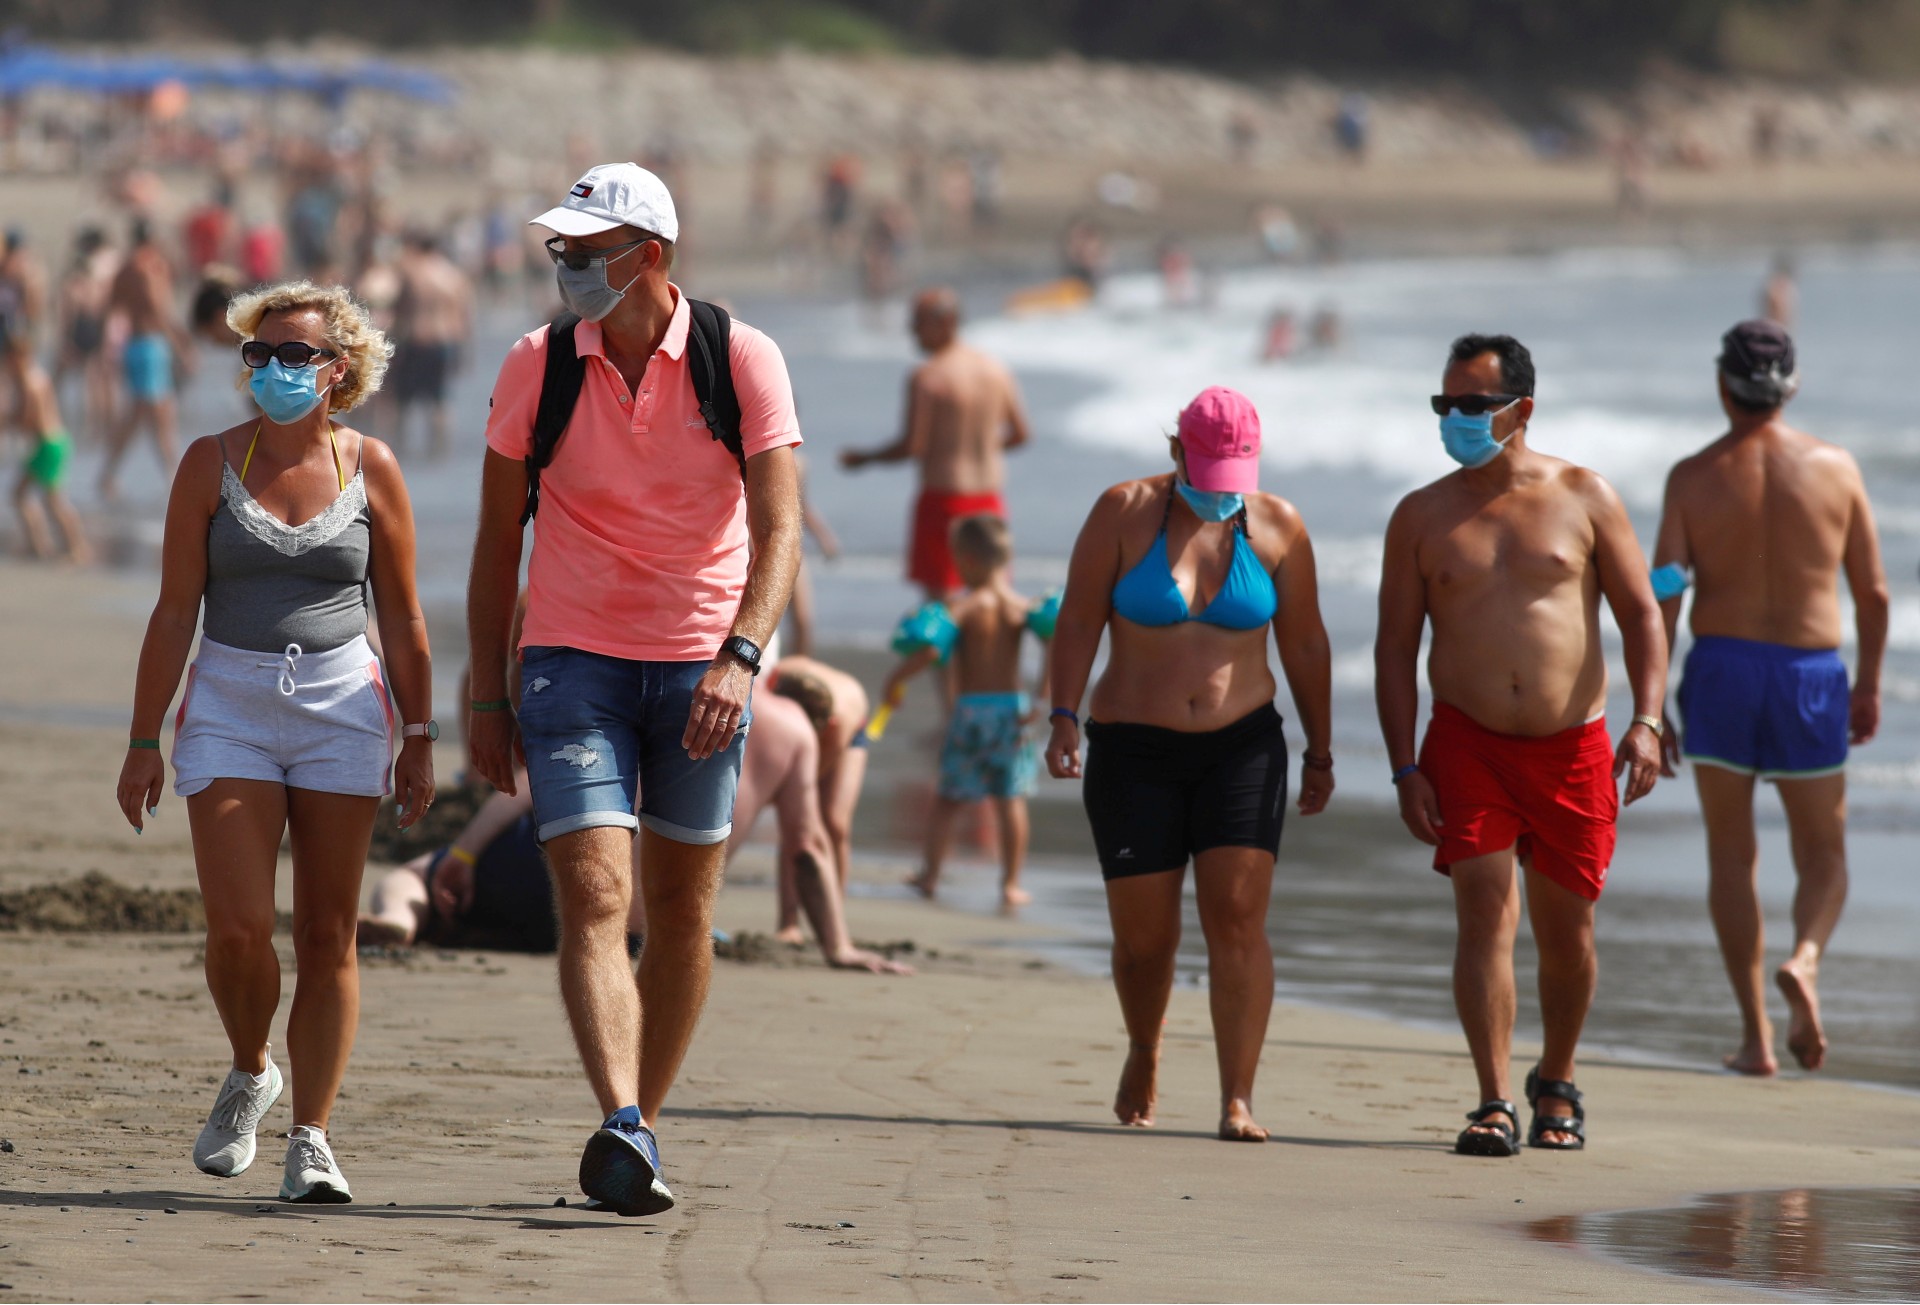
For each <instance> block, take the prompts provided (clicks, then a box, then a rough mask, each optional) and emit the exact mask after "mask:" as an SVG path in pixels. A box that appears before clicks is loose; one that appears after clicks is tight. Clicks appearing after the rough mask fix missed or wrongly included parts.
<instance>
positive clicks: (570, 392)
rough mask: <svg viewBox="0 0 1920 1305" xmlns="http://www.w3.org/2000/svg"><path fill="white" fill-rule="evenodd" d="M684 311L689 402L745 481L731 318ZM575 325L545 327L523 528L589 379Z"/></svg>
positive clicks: (567, 318) (560, 320) (705, 306)
mask: <svg viewBox="0 0 1920 1305" xmlns="http://www.w3.org/2000/svg"><path fill="white" fill-rule="evenodd" d="M687 309H688V312H689V320H688V323H687V353H688V357H687V366H688V370H689V371H690V372H691V373H692V376H693V397H694V398H695V399H697V400H699V402H700V415H701V416H702V417H704V418H706V422H707V431H708V433H709V434H711V435H712V436H713V438H714V439H716V440H718V441H719V442H720V443H721V444H723V445H725V446H726V449H727V452H729V453H731V454H733V460H734V461H735V462H737V463H739V464H740V478H741V479H742V480H745V479H746V475H747V456H746V452H745V451H744V449H743V448H742V446H741V443H740V399H739V396H737V395H736V394H734V392H733V364H732V361H731V359H732V355H731V354H729V353H728V352H727V350H728V345H729V341H730V340H731V339H732V333H733V319H732V318H731V317H729V316H727V310H726V309H724V308H721V307H719V306H718V305H716V304H710V303H706V302H705V301H703V300H699V299H689V300H687ZM579 324H580V318H579V317H578V316H576V315H575V314H573V313H561V314H560V316H558V317H556V318H554V319H553V322H552V323H551V324H550V325H549V326H548V328H547V366H546V371H545V373H544V374H543V375H542V376H541V378H540V406H539V407H538V408H536V409H535V410H534V414H533V448H532V450H531V451H529V452H528V454H527V507H526V511H524V512H522V513H521V514H520V524H521V525H523V526H524V525H526V524H527V522H529V521H531V520H533V515H534V513H536V512H538V511H539V510H540V469H541V468H542V467H544V466H546V465H547V464H548V463H550V462H552V461H553V454H554V450H555V449H556V448H557V447H558V445H559V443H560V436H561V434H562V433H563V432H564V431H565V430H566V429H567V423H568V422H569V421H571V420H573V407H574V404H575V403H577V402H578V401H579V399H580V385H581V382H583V381H584V380H585V379H586V376H587V364H586V361H585V360H584V359H583V358H581V357H580V355H579V354H578V353H577V352H575V350H574V343H573V328H574V327H576V326H578V325H579Z"/></svg>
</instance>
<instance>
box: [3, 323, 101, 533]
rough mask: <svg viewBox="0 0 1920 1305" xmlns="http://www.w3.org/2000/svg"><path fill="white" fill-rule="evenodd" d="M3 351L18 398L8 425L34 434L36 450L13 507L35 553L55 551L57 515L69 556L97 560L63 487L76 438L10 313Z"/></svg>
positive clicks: (25, 465)
mask: <svg viewBox="0 0 1920 1305" xmlns="http://www.w3.org/2000/svg"><path fill="white" fill-rule="evenodd" d="M0 354H4V355H5V366H6V371H7V377H8V379H9V380H11V381H12V382H13V385H12V388H13V392H14V394H15V396H16V397H17V402H16V405H15V408H14V411H13V412H12V413H10V414H8V416H9V418H10V421H9V422H8V423H7V424H10V425H16V426H18V427H20V428H21V429H22V430H24V431H25V432H26V433H27V434H28V435H29V436H30V437H31V438H32V439H33V449H32V451H31V452H30V453H28V454H27V459H26V461H25V462H24V463H23V464H22V465H21V467H20V476H19V479H18V480H16V481H15V482H14V485H13V506H14V510H15V511H17V512H18V513H19V514H20V524H21V526H22V527H24V528H25V530H26V535H27V547H28V548H29V549H31V550H32V552H33V554H34V556H35V557H42V558H50V557H53V556H55V549H54V546H53V532H52V530H51V529H49V527H48V524H47V517H48V516H49V515H51V516H52V517H53V524H54V525H56V526H58V527H59V529H60V534H61V535H62V536H63V541H62V542H63V543H64V544H65V545H66V554H67V559H68V560H69V561H71V562H75V563H82V564H84V563H86V562H88V561H89V560H91V559H92V557H93V550H92V549H90V548H89V547H88V546H87V536H86V532H85V530H83V529H82V528H81V525H80V514H79V513H78V512H76V511H74V509H73V503H72V501H71V500H69V499H68V498H67V495H66V491H65V490H63V489H61V488H60V482H61V481H63V480H65V479H66V471H67V456H68V454H69V453H71V452H72V451H73V442H72V441H71V440H70V439H68V437H67V432H66V431H65V430H64V429H62V428H61V425H60V406H59V401H58V400H57V398H56V397H55V395H54V389H53V381H52V380H50V379H49V378H48V376H47V373H46V372H45V370H43V369H42V368H41V366H40V364H39V362H38V361H37V360H35V358H34V356H33V342H32V340H31V339H30V338H28V336H27V334H26V333H25V332H24V331H21V330H18V329H16V328H15V327H14V324H12V323H10V322H7V321H6V320H5V319H4V318H0ZM42 499H44V500H45V507H44V509H43V508H42V506H41V501H40V500H42Z"/></svg>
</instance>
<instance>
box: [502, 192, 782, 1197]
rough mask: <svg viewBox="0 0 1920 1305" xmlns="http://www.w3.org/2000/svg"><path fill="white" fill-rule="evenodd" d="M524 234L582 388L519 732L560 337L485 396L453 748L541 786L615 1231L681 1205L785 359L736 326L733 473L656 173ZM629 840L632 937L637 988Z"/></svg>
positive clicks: (536, 789)
mask: <svg viewBox="0 0 1920 1305" xmlns="http://www.w3.org/2000/svg"><path fill="white" fill-rule="evenodd" d="M534 224H535V225H538V226H543V227H546V228H548V229H549V230H551V231H553V232H555V233H556V235H555V236H554V237H553V239H551V240H550V241H548V242H547V248H548V251H549V252H550V253H551V254H552V256H553V259H554V262H555V264H556V267H557V276H558V278H559V286H560V296H561V299H562V300H563V301H564V302H565V303H566V304H567V306H568V308H569V309H571V310H572V311H573V312H575V313H577V314H578V315H579V317H580V319H581V320H580V321H579V323H578V324H577V325H575V326H574V328H573V340H574V348H575V351H576V352H577V353H578V355H579V357H580V359H581V361H582V362H583V363H584V365H585V368H586V371H585V376H584V378H583V379H582V381H581V384H580V391H579V398H578V400H577V402H576V405H575V407H574V409H573V415H572V418H571V420H570V421H569V422H568V424H567V426H566V428H565V431H564V432H563V434H562V436H561V438H560V441H559V443H558V445H557V447H556V448H555V450H554V452H553V457H552V461H551V462H550V463H548V464H547V465H546V466H545V468H544V469H542V470H541V471H540V473H539V485H540V497H539V507H540V511H539V514H538V515H537V516H536V517H535V518H534V532H533V536H534V543H533V558H532V561H531V562H530V563H529V565H528V569H527V590H528V594H527V615H526V621H525V625H524V627H523V629H522V634H521V640H520V648H519V654H520V667H519V676H520V707H519V712H518V716H517V718H516V716H515V713H514V712H513V710H512V709H511V708H510V706H509V703H508V693H507V674H508V666H507V664H506V662H507V659H506V656H505V652H504V650H505V648H506V646H507V638H508V630H509V626H510V623H511V621H512V617H513V611H514V605H515V603H516V601H517V598H518V589H519V575H520V556H521V547H522V525H521V512H522V509H523V507H524V506H525V503H526V499H527V485H528V480H529V469H528V462H527V458H528V455H529V454H530V453H531V452H532V449H533V428H534V416H535V412H536V410H537V409H538V407H539V404H540V392H541V388H542V384H543V376H544V369H545V366H546V352H547V342H548V335H549V332H550V330H551V329H552V328H550V327H546V326H543V327H541V328H540V329H539V330H537V331H534V332H532V333H531V334H529V335H526V336H524V337H522V338H521V339H520V341H519V342H518V343H517V344H515V345H514V347H513V349H512V351H511V352H509V353H508V355H507V360H506V362H505V363H503V364H502V365H501V368H500V376H499V379H498V380H497V381H496V382H495V384H494V390H493V413H492V416H491V417H490V418H489V419H488V422H487V454H486V466H485V469H484V471H483V473H482V477H481V491H480V526H479V534H478V537H477V538H476V540H475V541H474V551H473V573H472V578H471V580H470V582H469V587H468V594H467V623H468V633H469V635H470V637H471V640H472V648H471V652H470V656H471V658H472V667H473V671H472V688H471V695H472V699H473V701H472V704H471V706H472V717H471V727H470V728H471V733H470V736H469V737H470V739H471V745H472V749H473V763H474V767H475V769H477V770H478V771H479V772H480V773H481V774H482V775H485V776H486V777H487V779H488V781H489V782H491V783H492V784H493V785H494V787H496V788H498V789H501V790H503V791H505V792H507V793H512V792H513V791H514V776H513V770H514V761H515V759H516V757H520V758H523V759H524V760H525V763H526V767H527V776H528V783H529V786H530V787H531V789H532V791H533V807H534V819H535V821H536V823H537V825H538V835H539V839H540V843H541V846H542V848H543V849H544V850H545V852H546V857H547V862H548V864H549V866H550V867H551V869H552V874H553V885H554V895H555V899H556V902H557V904H558V906H559V914H560V992H561V996H562V998H563V1000H564V1001H565V1003H566V1007H567V1018H568V1020H569V1022H571V1024H572V1026H573V1034H574V1040H575V1042H576V1043H577V1044H578V1045H579V1048H580V1058H581V1060H582V1062H583V1063H584V1064H585V1066H586V1071H587V1079H588V1082H589V1083H590V1084H591V1085H592V1088H593V1092H594V1095H595V1096H596V1097H598V1098H599V1103H600V1109H601V1112H602V1113H603V1114H604V1115H605V1116H606V1122H605V1123H604V1124H603V1125H602V1126H601V1127H600V1129H599V1130H598V1131H597V1132H595V1133H594V1135H593V1136H592V1138H591V1139H589V1141H588V1143H587V1148H586V1152H585V1154H584V1155H583V1156H582V1157H581V1160H580V1186H581V1188H582V1190H583V1191H585V1192H586V1194H587V1195H588V1196H591V1197H593V1198H595V1199H596V1200H598V1201H600V1202H601V1203H602V1204H603V1205H604V1206H606V1207H607V1208H609V1209H612V1210H614V1211H616V1212H618V1213H620V1214H624V1215H645V1214H657V1213H659V1212H661V1211H663V1210H666V1209H669V1208H671V1207H672V1205H673V1196H672V1194H671V1193H670V1192H669V1191H668V1190H667V1187H666V1184H665V1183H664V1182H662V1181H661V1178H660V1154H659V1147H658V1143H657V1142H656V1141H655V1139H654V1135H653V1131H652V1127H651V1126H652V1124H653V1122H654V1121H655V1120H656V1119H657V1118H658V1117H659V1111H660V1107H661V1104H662V1103H663V1102H664V1101H665V1100H666V1096H667V1090H668V1089H669V1088H670V1087H671V1086H672V1084H673V1079H674V1076H675V1074H676V1073H678V1072H679V1068H680V1062H681V1060H682V1059H683V1058H684V1057H685V1055H686V1051H687V1046H688V1044H689V1043H690V1042H691V1041H692V1038H693V1029H694V1025H695V1023H696V1022H697V1021H698V1020H699V1017H700V1008H701V1006H702V1005H703V1004H704V1003H705V1001H706V995H707V984H708V980H709V976H710V972H711V970H712V966H713V945H712V943H711V941H710V937H709V935H710V932H711V928H712V916H713V900H714V896H715V894H716V892H717V891H718V890H719V886H720V877H721V872H722V867H723V865H724V859H725V856H726V845H727V835H728V833H729V832H730V831H731V830H732V822H733V802H734V792H735V788H736V786H737V784H738V782H739V777H740V760H741V753H742V751H743V749H744V747H745V743H746V732H747V729H748V726H749V724H750V723H751V720H752V713H751V710H750V708H749V705H748V699H749V696H750V691H751V689H752V686H753V677H754V675H755V674H757V673H758V671H759V663H760V649H761V648H762V647H763V646H764V645H765V644H766V642H767V640H768V639H769V638H770V637H772V635H773V632H774V628H775V627H776V626H777V625H778V624H779V621H780V614H781V612H782V611H784V610H785V608H786V605H787V598H788V595H789V593H790V592H791V590H792V588H793V577H794V572H795V570H796V569H797V567H798V565H799V558H800V493H799V480H798V476H797V474H796V472H795V469H794V454H793V450H794V446H796V445H798V444H799V443H800V428H799V424H798V422H797V421H796V419H795V417H794V407H793V391H792V387H791V386H790V384H789V382H788V380H787V369H786V363H785V361H784V360H783V359H782V358H781V356H780V350H779V348H778V347H777V346H776V345H775V344H774V343H773V341H772V340H770V339H768V338H767V337H766V336H764V335H762V334H761V333H760V332H759V331H756V330H754V329H753V328H752V327H750V326H746V325H743V324H741V323H738V322H735V323H733V325H732V331H731V338H730V343H729V347H728V353H729V361H730V363H731V368H732V377H733V386H734V390H735V393H736V396H737V398H738V400H739V408H740V422H739V431H740V441H741V450H740V451H741V454H742V458H743V460H744V470H743V462H742V459H736V457H735V455H734V454H733V453H732V452H731V451H730V450H729V449H728V448H727V447H726V446H725V445H724V444H722V443H720V442H719V441H718V440H717V439H715V438H714V437H713V435H712V434H711V433H710V432H709V429H708V427H707V423H706V421H705V419H704V418H703V417H702V415H701V412H700V408H699V405H698V401H697V400H696V399H695V397H694V389H693V381H692V378H691V375H690V370H689V363H690V357H691V354H692V350H693V346H692V343H691V342H690V341H689V339H688V333H689V330H690V311H689V307H688V302H687V300H686V298H685V297H684V296H683V295H682V294H681V293H680V290H679V288H678V287H677V286H675V285H673V284H672V283H671V282H670V281H669V280H668V279H667V273H668V269H669V268H670V267H671V266H672V263H673V242H674V241H675V239H677V238H678V236H679V231H680V226H679V221H678V219H677V218H676V216H675V214H674V208H673V199H672V197H671V196H670V195H669V194H668V193H667V189H666V187H665V186H664V185H662V184H661V182H660V179H659V178H658V177H656V176H654V175H653V174H652V173H651V172H648V171H646V170H645V169H644V168H640V167H637V166H635V165H634V164H632V163H611V164H602V165H600V166H598V167H596V168H594V169H593V170H592V171H590V172H588V173H587V174H586V176H584V177H582V178H581V179H580V180H579V182H577V183H576V184H575V185H574V187H573V189H572V190H571V191H570V192H568V195H567V198H566V200H565V201H564V202H562V203H561V204H560V206H559V207H558V208H554V209H550V210H548V211H547V212H545V213H542V214H541V215H540V216H539V217H537V218H535V219H534ZM636 829H637V830H638V836H639V839H640V849H639V851H640V855H639V858H638V863H639V865H640V867H641V870H640V875H639V879H640V884H639V891H640V894H641V897H642V899H643V901H644V904H645V906H646V918H647V924H648V928H647V940H646V946H645V948H644V950H643V951H642V953H641V957H640V967H639V978H638V984H637V986H636V983H635V979H634V974H633V972H632V971H631V970H630V969H629V966H628V960H627V951H626V921H627V910H628V906H629V904H630V902H631V899H632V894H633V891H634V885H633V883H632V878H633V876H632V873H631V866H632V865H633V864H634V860H635V859H634V857H633V855H632V853H633V847H632V839H633V837H634V835H635V831H636ZM643 1011H644V1019H643V1018H642V1013H643Z"/></svg>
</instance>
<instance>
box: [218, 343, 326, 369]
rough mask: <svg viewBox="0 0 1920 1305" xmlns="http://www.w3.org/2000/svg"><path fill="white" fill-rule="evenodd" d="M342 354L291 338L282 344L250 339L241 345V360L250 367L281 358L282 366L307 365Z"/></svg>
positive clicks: (261, 365) (262, 365)
mask: <svg viewBox="0 0 1920 1305" xmlns="http://www.w3.org/2000/svg"><path fill="white" fill-rule="evenodd" d="M339 356H340V355H339V354H338V353H336V352H334V351H333V350H332V349H316V348H314V347H313V346H312V345H310V344H307V343H305V342H304V341H300V340H289V341H287V342H286V343H285V344H282V345H272V344H268V343H267V342H266V341H264V340H248V341H247V342H246V343H245V344H243V345H241V346H240V361H241V362H243V363H245V364H246V365H247V366H249V367H265V366H266V365H267V364H268V363H270V362H272V361H274V360H275V359H276V358H277V359H279V361H280V365H281V366H282V367H305V366H308V365H309V364H311V363H313V362H314V361H315V360H316V359H320V358H338V357H339Z"/></svg>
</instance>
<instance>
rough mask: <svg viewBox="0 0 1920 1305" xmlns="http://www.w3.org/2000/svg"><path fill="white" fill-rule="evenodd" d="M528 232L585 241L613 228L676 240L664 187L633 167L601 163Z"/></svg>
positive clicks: (677, 230)
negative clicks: (543, 229) (542, 230)
mask: <svg viewBox="0 0 1920 1305" xmlns="http://www.w3.org/2000/svg"><path fill="white" fill-rule="evenodd" d="M527 225H528V226H530V227H546V228H548V229H549V230H551V231H553V232H555V233H557V234H559V235H563V236H591V235H594V234H596V233H598V232H601V231H611V230H613V229H614V228H615V227H639V228H640V229H641V230H642V231H651V232H653V234H654V235H656V236H661V237H663V238H665V239H667V240H678V239H679V238H680V218H679V216H678V215H677V214H675V213H674V211H673V196H672V195H669V194H668V193H667V185H666V183H665V182H664V181H662V180H660V178H658V177H656V176H654V175H653V174H652V173H651V172H648V171H647V170H646V169H645V168H643V167H641V166H640V165H639V164H638V163H601V164H598V165H596V166H594V167H592V168H589V169H588V170H587V175H586V176H584V177H582V178H580V180H578V181H576V182H574V183H573V189H572V190H570V191H568V192H567V197H566V199H565V200H563V201H561V204H560V206H559V207H558V208H550V209H548V210H547V211H546V212H544V213H542V214H541V215H540V216H539V217H537V218H535V219H533V221H531V222H529V223H527Z"/></svg>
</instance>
